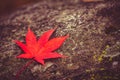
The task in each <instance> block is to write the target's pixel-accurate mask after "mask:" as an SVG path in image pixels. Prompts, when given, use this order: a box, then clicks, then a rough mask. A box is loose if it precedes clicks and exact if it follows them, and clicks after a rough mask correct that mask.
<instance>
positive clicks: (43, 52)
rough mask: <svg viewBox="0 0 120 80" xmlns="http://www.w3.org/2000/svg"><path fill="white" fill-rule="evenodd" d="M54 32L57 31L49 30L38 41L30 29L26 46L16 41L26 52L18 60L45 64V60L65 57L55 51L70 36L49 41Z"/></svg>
mask: <svg viewBox="0 0 120 80" xmlns="http://www.w3.org/2000/svg"><path fill="white" fill-rule="evenodd" d="M54 31H55V29H51V30H48V31H47V32H45V33H43V35H42V36H41V37H40V38H39V39H38V40H37V39H36V36H35V34H34V33H33V32H32V31H31V30H30V28H28V32H27V34H26V44H23V43H22V42H20V41H18V40H15V42H16V44H17V45H18V46H19V47H20V48H21V49H22V50H23V51H24V53H23V54H20V55H19V56H17V58H27V59H29V58H30V59H34V60H36V61H37V62H39V63H41V64H44V60H45V59H49V58H61V57H65V56H63V55H61V54H59V53H57V52H54V50H56V49H58V48H59V47H60V46H61V45H62V43H63V42H64V41H65V40H66V38H67V37H68V35H67V36H62V37H57V38H53V39H50V40H49V38H50V36H51V35H52V33H53V32H54Z"/></svg>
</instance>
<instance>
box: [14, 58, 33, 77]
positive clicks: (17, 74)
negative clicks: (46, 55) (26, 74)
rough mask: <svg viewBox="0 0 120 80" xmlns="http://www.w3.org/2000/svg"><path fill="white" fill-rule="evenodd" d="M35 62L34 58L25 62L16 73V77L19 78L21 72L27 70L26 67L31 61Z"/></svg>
mask: <svg viewBox="0 0 120 80" xmlns="http://www.w3.org/2000/svg"><path fill="white" fill-rule="evenodd" d="M32 62H33V60H31V61H29V62H28V63H27V64H25V65H24V66H23V67H22V68H21V69H20V70H19V71H18V72H17V73H16V78H17V79H18V78H19V76H20V74H21V73H22V72H23V71H24V70H25V68H26V67H28V66H29V65H30V64H31V63H32Z"/></svg>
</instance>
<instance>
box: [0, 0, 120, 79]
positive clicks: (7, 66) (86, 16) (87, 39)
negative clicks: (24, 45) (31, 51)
mask: <svg viewBox="0 0 120 80" xmlns="http://www.w3.org/2000/svg"><path fill="white" fill-rule="evenodd" d="M119 8H120V2H119V0H110V1H107V0H106V1H103V2H93V3H92V2H91V3H84V2H81V1H79V0H75V1H73V0H66V1H64V0H63V1H60V0H55V1H52V0H48V1H46V0H44V1H40V2H38V3H34V4H30V5H26V6H23V7H21V8H19V9H18V10H16V11H14V12H13V13H11V14H9V15H6V16H4V17H1V18H0V79H1V80H13V79H15V75H16V73H17V71H18V70H20V68H21V67H23V66H24V65H25V64H26V63H27V62H29V60H27V59H17V58H16V56H17V55H19V54H20V53H22V50H21V49H20V48H19V47H18V46H17V45H16V44H15V43H14V42H13V40H20V41H23V42H25V34H26V32H27V28H28V26H29V27H31V29H32V30H33V31H34V32H35V34H36V35H37V36H40V35H41V34H42V33H43V32H45V31H47V30H49V29H52V28H54V27H55V26H57V27H58V28H57V30H56V32H55V33H54V35H53V36H52V37H56V36H63V35H66V34H69V35H70V37H69V38H68V39H67V40H66V41H65V43H64V44H63V45H62V46H61V48H59V49H58V50H57V51H58V52H59V53H61V54H64V55H66V56H68V57H67V58H64V59H50V60H46V64H45V65H41V64H39V63H37V62H33V63H32V64H31V65H30V66H29V67H27V68H26V69H25V71H24V72H23V73H22V74H21V75H20V76H19V79H20V80H119V79H120V77H119V76H120V16H119V14H120V11H119Z"/></svg>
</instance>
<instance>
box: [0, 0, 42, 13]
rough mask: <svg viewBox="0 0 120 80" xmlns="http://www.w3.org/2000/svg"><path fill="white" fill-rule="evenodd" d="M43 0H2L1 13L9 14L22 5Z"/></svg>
mask: <svg viewBox="0 0 120 80" xmlns="http://www.w3.org/2000/svg"><path fill="white" fill-rule="evenodd" d="M38 1H42V0H0V15H4V14H9V13H10V12H11V11H14V10H15V9H17V8H19V7H20V6H22V5H26V4H32V3H35V2H38Z"/></svg>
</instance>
